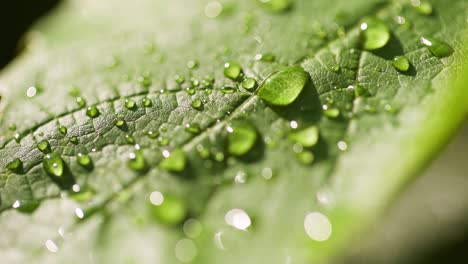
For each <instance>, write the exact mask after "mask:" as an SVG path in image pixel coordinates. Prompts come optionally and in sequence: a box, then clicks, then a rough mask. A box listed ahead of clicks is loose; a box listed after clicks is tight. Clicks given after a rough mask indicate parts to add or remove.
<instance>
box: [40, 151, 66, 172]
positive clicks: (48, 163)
mask: <svg viewBox="0 0 468 264" xmlns="http://www.w3.org/2000/svg"><path fill="white" fill-rule="evenodd" d="M42 167H43V168H44V170H45V172H47V174H49V175H50V176H52V177H58V178H60V177H62V176H63V171H64V167H65V164H64V162H63V159H62V157H60V155H58V154H56V153H50V154H47V155H46V156H45V157H44V160H43V161H42Z"/></svg>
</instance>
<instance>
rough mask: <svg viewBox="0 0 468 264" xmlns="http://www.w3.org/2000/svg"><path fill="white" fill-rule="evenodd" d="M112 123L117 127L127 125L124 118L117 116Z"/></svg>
mask: <svg viewBox="0 0 468 264" xmlns="http://www.w3.org/2000/svg"><path fill="white" fill-rule="evenodd" d="M114 124H115V126H116V127H118V128H125V126H126V125H127V122H125V120H124V119H123V118H117V120H115V122H114Z"/></svg>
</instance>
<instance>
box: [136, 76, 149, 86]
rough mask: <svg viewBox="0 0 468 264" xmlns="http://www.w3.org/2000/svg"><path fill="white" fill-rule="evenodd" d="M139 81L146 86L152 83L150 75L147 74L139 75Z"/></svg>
mask: <svg viewBox="0 0 468 264" xmlns="http://www.w3.org/2000/svg"><path fill="white" fill-rule="evenodd" d="M137 82H138V83H139V84H140V85H142V86H144V87H148V86H150V85H151V79H150V78H149V77H148V75H147V74H144V75H141V76H139V77H138V78H137Z"/></svg>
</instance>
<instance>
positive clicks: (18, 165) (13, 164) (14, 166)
mask: <svg viewBox="0 0 468 264" xmlns="http://www.w3.org/2000/svg"><path fill="white" fill-rule="evenodd" d="M6 168H7V169H8V170H10V171H12V172H14V173H21V172H23V162H22V161H21V160H20V159H13V160H12V161H10V162H8V164H7V165H6Z"/></svg>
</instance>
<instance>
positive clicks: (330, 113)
mask: <svg viewBox="0 0 468 264" xmlns="http://www.w3.org/2000/svg"><path fill="white" fill-rule="evenodd" d="M322 109H323V114H324V115H325V116H326V117H329V118H337V117H338V116H339V115H340V110H339V109H338V108H335V107H329V106H328V105H323V106H322Z"/></svg>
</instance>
